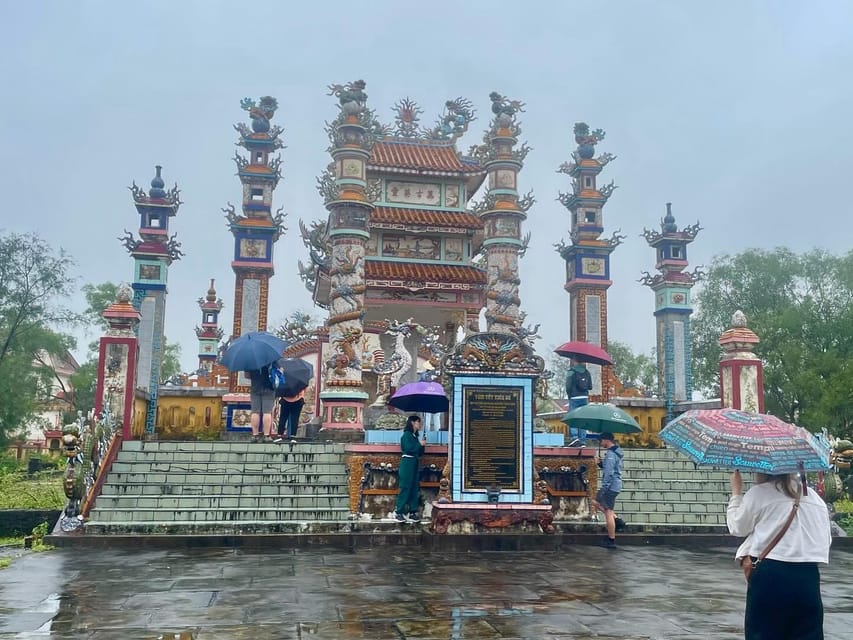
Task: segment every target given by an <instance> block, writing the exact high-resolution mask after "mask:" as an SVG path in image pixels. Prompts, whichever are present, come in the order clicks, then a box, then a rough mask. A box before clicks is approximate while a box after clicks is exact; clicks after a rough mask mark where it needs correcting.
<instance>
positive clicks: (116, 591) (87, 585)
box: [0, 546, 853, 640]
mask: <svg viewBox="0 0 853 640" xmlns="http://www.w3.org/2000/svg"><path fill="white" fill-rule="evenodd" d="M731 558H732V550H731V549H712V550H708V551H704V552H695V551H687V550H684V549H677V548H669V547H640V546H637V547H631V546H627V547H623V548H620V549H618V550H616V551H610V550H607V549H602V548H597V547H586V546H574V547H568V548H567V549H565V550H564V551H561V552H517V553H509V552H470V553H438V552H419V551H418V550H417V549H416V548H414V549H413V548H411V547H379V548H376V549H365V550H360V551H356V552H350V553H348V552H346V551H336V550H321V549H318V550H316V551H303V550H300V551H296V552H292V551H281V552H276V551H270V552H257V551H239V550H234V549H217V550H200V551H176V550H173V551H147V550H138V551H112V550H109V551H104V550H79V549H57V550H55V551H51V552H48V553H38V554H32V553H28V554H27V555H23V556H21V557H18V558H16V559H15V560H14V561H13V563H12V565H11V566H10V567H8V568H6V569H3V570H0V638H2V639H7V638H22V639H23V638H75V639H78V638H79V639H83V638H85V639H87V640H105V639H109V640H120V639H121V640H126V639H134V640H135V639H137V638H138V639H143V638H144V639H152V640H153V639H155V638H159V639H163V640H178V639H180V640H213V639H223V640H225V639H228V640H241V639H252V640H267V639H276V640H287V639H291V638H299V639H303V638H304V639H308V638H313V639H316V640H321V639H330V640H332V639H333V640H337V639H365V640H366V639H370V640H385V639H396V640H404V639H405V640H413V639H423V640H426V639H443V640H444V639H452V640H463V639H466V640H470V639H474V638H478V639H479V638H490V639H520V638H530V639H537V640H540V639H557V638H560V639H568V638H614V639H615V638H635V639H639V638H667V639H673V640H677V639H683V638H691V639H693V640H696V639H699V638H712V639H718V640H726V639H729V638H732V639H733V638H742V637H743V636H742V626H741V625H742V617H743V600H744V593H745V583H744V581H743V578H742V576H741V575H740V570H739V569H738V567H737V566H736V565H735V564H734V563H733V561H732V559H731ZM823 576H824V578H823V594H824V604H825V607H826V631H827V638H828V639H841V638H849V637H851V632H850V629H851V628H853V584H851V583H853V580H851V579H850V578H851V576H853V553H850V552H846V551H838V550H836V551H833V554H832V563H831V566H830V567H829V568H827V569H825V570H824V572H823Z"/></svg>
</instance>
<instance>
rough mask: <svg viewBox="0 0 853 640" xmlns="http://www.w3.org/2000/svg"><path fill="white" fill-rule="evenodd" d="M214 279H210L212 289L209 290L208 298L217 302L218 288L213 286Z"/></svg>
mask: <svg viewBox="0 0 853 640" xmlns="http://www.w3.org/2000/svg"><path fill="white" fill-rule="evenodd" d="M213 282H214V279H213V278H211V279H210V289H208V290H207V299H208V300H209V301H210V302H216V289H215V288H214V286H213Z"/></svg>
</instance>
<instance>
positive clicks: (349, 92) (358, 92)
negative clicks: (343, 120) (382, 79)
mask: <svg viewBox="0 0 853 640" xmlns="http://www.w3.org/2000/svg"><path fill="white" fill-rule="evenodd" d="M366 87H367V83H366V82H365V81H364V80H353V81H352V82H348V83H346V84H330V85H329V95H330V96H335V97H336V98H337V99H338V102H339V103H340V106H341V111H343V112H344V113H345V114H347V115H358V114H359V113H361V112H362V111H363V110H364V108H365V106H366V105H367V94H366V93H365V92H364V89H365V88H366Z"/></svg>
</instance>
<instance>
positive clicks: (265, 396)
mask: <svg viewBox="0 0 853 640" xmlns="http://www.w3.org/2000/svg"><path fill="white" fill-rule="evenodd" d="M270 366H271V365H266V366H264V367H262V368H260V369H256V370H254V371H247V372H246V373H247V374H248V376H249V382H250V389H249V398H250V402H251V404H252V409H251V411H252V414H251V417H250V420H249V425H250V426H251V427H252V442H272V435H271V434H272V411H273V407H274V405H275V389H274V388H273V385H272V383H271V382H270Z"/></svg>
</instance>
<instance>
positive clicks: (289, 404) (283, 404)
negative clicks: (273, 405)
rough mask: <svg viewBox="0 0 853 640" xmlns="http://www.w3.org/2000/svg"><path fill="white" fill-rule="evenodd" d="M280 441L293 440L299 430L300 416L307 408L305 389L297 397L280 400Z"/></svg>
mask: <svg viewBox="0 0 853 640" xmlns="http://www.w3.org/2000/svg"><path fill="white" fill-rule="evenodd" d="M278 402H279V405H280V410H279V415H278V440H279V441H280V440H282V439H284V438H293V437H294V436H296V430H297V429H298V428H299V416H300V415H301V414H302V407H304V406H305V389H303V390H302V391H300V392H299V393H297V394H296V395H295V396H284V397H282V398H280V399H279V401H278Z"/></svg>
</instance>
